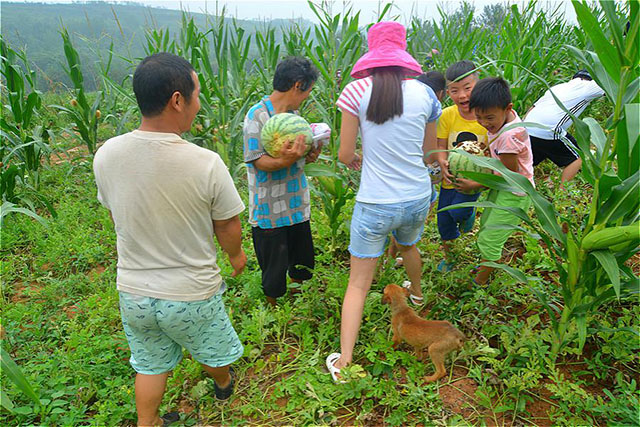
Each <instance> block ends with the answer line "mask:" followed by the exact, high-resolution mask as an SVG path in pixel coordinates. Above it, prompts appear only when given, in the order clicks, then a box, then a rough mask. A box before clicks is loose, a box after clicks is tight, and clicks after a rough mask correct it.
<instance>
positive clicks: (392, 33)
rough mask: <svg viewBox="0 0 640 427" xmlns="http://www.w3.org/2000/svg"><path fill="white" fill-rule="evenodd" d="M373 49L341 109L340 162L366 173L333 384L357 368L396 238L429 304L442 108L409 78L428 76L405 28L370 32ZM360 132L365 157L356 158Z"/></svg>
mask: <svg viewBox="0 0 640 427" xmlns="http://www.w3.org/2000/svg"><path fill="white" fill-rule="evenodd" d="M368 45H369V51H368V52H367V53H366V54H364V55H363V56H362V57H361V58H360V59H359V60H358V61H357V62H356V64H355V65H354V67H353V70H352V72H351V76H352V77H354V78H355V79H357V80H355V81H353V82H351V83H349V84H348V85H347V86H346V87H345V88H344V90H343V92H342V94H341V95H340V97H339V98H338V101H337V102H336V105H337V106H338V108H339V109H340V110H341V111H342V127H341V130H340V150H339V153H338V157H339V159H340V161H341V162H342V163H344V164H346V165H348V166H349V167H350V168H354V169H359V168H362V176H361V179H360V187H359V188H358V193H357V195H356V205H355V207H354V210H353V216H352V218H351V231H350V242H349V252H350V253H351V268H350V272H349V284H348V285H347V291H346V293H345V297H344V301H343V304H342V319H341V326H340V348H341V352H340V353H332V354H330V355H329V356H328V357H327V360H326V364H327V369H328V370H329V372H330V373H331V376H332V378H333V380H334V381H336V382H338V381H342V380H343V379H342V378H341V376H340V369H341V368H343V367H345V366H346V365H348V364H349V363H351V361H352V358H353V349H354V346H355V343H356V339H357V336H358V331H359V329H360V323H361V321H362V312H363V309H364V302H365V298H366V296H367V292H368V291H369V288H370V287H371V282H372V281H373V276H374V274H375V270H376V263H377V260H378V258H379V257H380V256H381V255H382V254H383V253H384V248H385V245H386V243H387V240H388V236H389V233H392V234H393V236H394V237H395V239H396V241H397V242H398V246H399V249H400V252H401V254H402V257H403V258H404V266H405V268H406V271H407V275H408V276H409V279H410V280H409V281H407V282H405V284H404V286H405V287H406V288H408V291H409V293H410V300H411V302H412V303H413V304H416V305H419V304H422V300H423V298H422V290H421V287H420V277H421V274H422V260H421V258H420V254H419V253H418V249H417V248H416V243H417V242H418V241H419V240H420V237H421V235H422V229H423V226H424V221H425V218H426V216H427V213H428V212H429V206H430V200H431V182H430V178H429V172H428V170H427V168H426V166H425V163H424V160H423V159H425V154H426V153H427V152H429V151H430V150H434V149H436V119H437V118H438V117H439V116H440V114H441V112H442V110H441V106H440V102H439V101H438V99H437V98H436V95H435V94H434V93H433V91H432V90H431V88H429V87H428V86H427V85H425V84H422V83H421V82H419V81H417V80H415V79H411V78H409V79H407V76H417V75H420V74H421V73H422V69H421V68H420V65H419V64H418V62H417V61H416V60H415V59H414V58H413V57H412V56H411V55H410V54H409V53H408V52H407V51H406V48H407V41H406V30H405V28H404V26H403V25H402V24H400V23H397V22H379V23H377V24H375V25H373V26H372V27H371V28H370V29H369V33H368ZM358 132H360V136H361V139H362V156H360V155H359V154H357V153H356V139H357V136H358Z"/></svg>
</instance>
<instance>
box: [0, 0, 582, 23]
mask: <svg viewBox="0 0 640 427" xmlns="http://www.w3.org/2000/svg"><path fill="white" fill-rule="evenodd" d="M0 1H2V0H0ZM5 1H6V0H5ZM23 1H27V2H40V3H42V2H44V3H72V0H23ZM319 1H320V0H315V1H314V2H315V3H318V2H319ZM136 2H137V3H142V4H145V5H149V6H152V7H163V8H167V9H185V10H190V11H191V12H205V11H208V12H209V13H215V10H216V3H218V5H219V7H221V6H222V5H226V6H227V11H228V13H229V14H231V15H233V16H236V17H237V18H239V19H276V18H286V19H288V18H299V17H302V18H304V19H308V20H310V21H314V22H317V18H316V17H315V15H314V14H313V12H312V11H311V9H310V8H309V6H308V5H307V2H306V1H305V0H261V1H257V0H218V1H217V2H216V0H183V1H177V0H137V1H136ZM332 3H333V6H332V7H333V12H334V13H338V12H341V11H342V9H343V7H344V5H352V6H353V8H354V10H359V11H361V14H360V16H361V21H362V22H363V23H367V22H371V21H373V20H374V19H375V17H376V16H377V10H378V8H382V7H383V6H384V4H386V3H387V2H386V1H378V0H352V1H343V0H335V1H333V2H332ZM393 3H394V8H393V15H394V16H395V15H399V16H400V17H401V21H403V22H405V23H406V22H408V17H409V16H411V15H417V16H419V17H421V18H434V17H437V16H438V11H437V6H438V5H441V6H442V7H443V8H445V10H446V9H450V10H455V9H456V8H457V7H458V5H459V4H460V1H459V0H395V1H393ZM471 3H473V4H474V5H475V7H476V10H477V11H478V12H481V11H482V8H483V7H484V6H485V5H489V4H494V3H510V4H512V3H518V4H522V3H527V2H526V1H523V0H509V1H505V0H472V1H471ZM538 3H539V6H540V7H543V8H554V7H556V6H560V7H561V10H563V11H564V13H565V16H566V19H567V20H569V21H571V22H575V13H574V11H573V6H571V2H570V1H569V0H564V1H563V0H547V1H545V0H542V1H539V2H538Z"/></svg>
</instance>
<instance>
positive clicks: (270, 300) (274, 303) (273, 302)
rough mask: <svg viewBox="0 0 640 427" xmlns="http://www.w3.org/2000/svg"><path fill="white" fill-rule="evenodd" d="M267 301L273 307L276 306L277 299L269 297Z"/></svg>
mask: <svg viewBox="0 0 640 427" xmlns="http://www.w3.org/2000/svg"><path fill="white" fill-rule="evenodd" d="M267 302H268V303H269V305H271V306H272V307H275V306H276V299H275V298H273V297H267Z"/></svg>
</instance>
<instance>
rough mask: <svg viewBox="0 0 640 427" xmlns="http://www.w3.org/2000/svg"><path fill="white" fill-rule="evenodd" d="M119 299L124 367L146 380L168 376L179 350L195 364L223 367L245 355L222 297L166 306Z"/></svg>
mask: <svg viewBox="0 0 640 427" xmlns="http://www.w3.org/2000/svg"><path fill="white" fill-rule="evenodd" d="M119 294H120V314H121V316H122V326H123V327H124V333H125V335H126V336H127V341H128V342H129V348H130V349H131V358H130V359H129V362H130V363H131V366H132V367H133V369H134V370H135V371H136V372H138V373H140V374H145V375H157V374H162V373H165V372H168V371H171V370H172V369H173V368H175V367H176V365H177V364H178V363H179V362H180V360H181V359H182V348H183V347H184V348H185V349H187V351H188V352H189V353H191V356H192V357H193V358H194V359H195V360H197V361H198V362H200V363H202V364H205V365H208V366H211V367H214V368H215V367H220V366H227V365H229V364H231V363H233V362H234V361H236V360H238V359H239V358H240V357H241V356H242V353H243V351H244V348H243V347H242V343H241V342H240V340H239V339H238V335H237V334H236V331H235V330H234V329H233V326H231V321H230V320H229V317H228V316H227V312H226V310H225V307H224V303H223V302H222V293H218V294H216V295H214V296H212V297H211V298H209V299H206V300H202V301H169V300H162V299H157V298H151V297H145V296H140V295H133V294H130V293H127V292H119Z"/></svg>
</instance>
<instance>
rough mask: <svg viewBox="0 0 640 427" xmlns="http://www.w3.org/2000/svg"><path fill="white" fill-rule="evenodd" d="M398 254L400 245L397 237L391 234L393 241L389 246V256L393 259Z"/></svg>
mask: <svg viewBox="0 0 640 427" xmlns="http://www.w3.org/2000/svg"><path fill="white" fill-rule="evenodd" d="M397 255H398V246H397V242H396V238H395V237H393V236H391V241H390V242H389V248H388V249H387V256H389V258H391V259H392V260H393V259H395V257H396V256H397Z"/></svg>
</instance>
